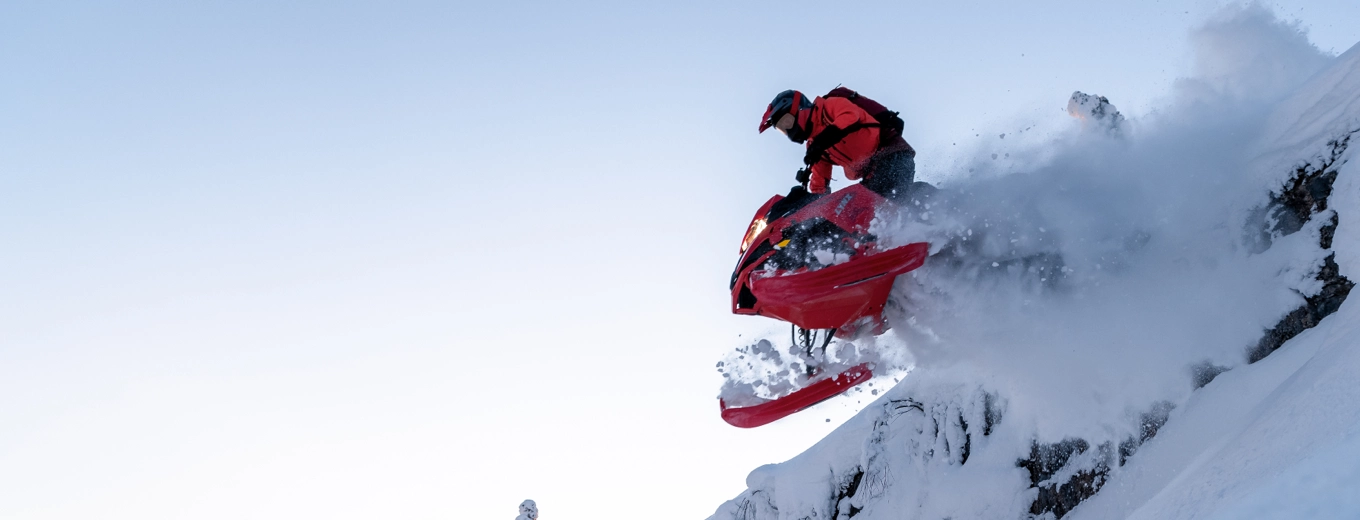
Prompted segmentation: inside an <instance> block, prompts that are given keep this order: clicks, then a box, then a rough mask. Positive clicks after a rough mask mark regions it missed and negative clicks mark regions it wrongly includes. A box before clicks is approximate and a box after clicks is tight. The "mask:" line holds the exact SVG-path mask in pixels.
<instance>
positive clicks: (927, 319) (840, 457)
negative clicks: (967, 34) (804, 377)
mask: <svg viewBox="0 0 1360 520" xmlns="http://www.w3.org/2000/svg"><path fill="white" fill-rule="evenodd" d="M1192 38H1193V41H1194V43H1195V45H1196V53H1197V54H1196V62H1195V73H1194V74H1193V75H1192V76H1191V77H1189V78H1186V79H1184V80H1182V81H1180V82H1179V83H1178V84H1177V87H1176V89H1175V92H1174V93H1173V95H1172V97H1171V98H1170V99H1168V100H1167V101H1166V102H1165V103H1164V104H1163V108H1162V109H1161V110H1160V111H1158V112H1156V113H1154V115H1151V116H1145V117H1142V118H1137V119H1135V120H1130V121H1127V123H1128V125H1127V126H1125V127H1124V130H1123V131H1121V132H1113V133H1112V132H1103V131H1102V132H1091V131H1082V130H1081V129H1080V128H1079V126H1081V125H1079V124H1078V123H1076V122H1074V121H1068V126H1069V130H1067V131H1064V132H1059V133H1056V134H1052V135H1050V136H1049V140H1048V141H1047V142H1044V143H1033V142H1030V143H1028V145H1027V146H1024V147H1021V146H1018V145H1017V144H1015V143H1016V141H1017V140H1014V139H1012V140H1008V141H1007V143H1008V144H1011V145H1012V146H1016V147H1015V148H1012V149H1011V150H1010V151H1009V154H1010V157H1011V160H1010V161H1009V162H1010V164H1009V165H1007V166H1004V167H1002V166H998V165H997V164H998V161H997V160H996V159H995V158H994V157H981V156H980V157H977V158H976V160H974V161H971V164H965V165H964V166H963V167H962V168H960V169H959V170H958V173H957V174H956V175H954V176H952V177H949V178H947V180H946V181H945V182H941V183H940V186H939V187H940V189H939V191H934V192H932V191H931V190H928V189H923V190H921V191H919V192H917V193H916V194H915V198H914V200H913V201H911V202H910V204H909V205H908V206H907V208H906V209H905V210H904V211H902V212H901V213H900V214H897V215H886V216H884V217H883V218H882V219H881V220H880V221H878V222H876V223H875V227H874V230H873V231H874V232H875V233H877V234H878V235H879V236H880V237H881V239H882V240H883V241H884V242H886V243H887V244H888V245H893V244H898V243H906V242H916V241H921V240H922V239H925V240H928V241H929V242H930V243H931V245H932V247H931V248H932V256H931V258H930V259H929V260H928V261H927V262H926V264H925V266H924V267H922V268H921V269H918V270H916V271H914V272H912V273H910V274H909V275H908V276H903V277H900V278H899V279H898V282H897V285H896V286H895V289H894V294H893V299H892V301H891V302H890V306H889V316H888V318H889V321H890V322H891V323H892V324H893V325H894V328H893V330H892V331H891V332H890V333H889V334H888V335H887V336H885V337H884V338H880V341H881V342H883V343H893V342H896V343H900V344H901V345H902V349H901V350H902V351H903V352H905V353H906V356H905V358H904V359H902V360H901V361H900V362H898V363H899V364H900V368H904V369H905V368H909V367H914V368H912V369H911V372H910V373H909V374H908V375H907V376H906V378H905V379H903V381H902V382H901V384H899V385H897V386H895V387H893V388H891V389H889V390H888V391H887V392H885V393H884V394H883V395H882V396H880V397H879V398H878V400H877V401H875V402H874V403H873V404H871V405H869V406H868V407H867V408H866V409H865V410H863V411H862V412H861V413H860V414H859V415H857V416H856V417H854V418H853V419H851V420H850V421H848V422H847V423H845V424H844V425H843V426H842V427H841V428H839V429H838V430H836V432H834V433H833V434H832V435H831V436H829V437H828V438H827V439H825V440H823V441H822V442H821V443H819V444H818V445H816V446H814V447H813V448H812V449H810V450H808V451H807V452H806V453H804V454H802V455H800V456H798V457H796V458H794V459H792V460H790V461H788V462H785V463H783V464H778V465H770V466H765V467H762V468H759V469H757V470H756V471H754V472H752V473H751V475H750V476H749V477H748V479H747V484H748V485H749V486H750V489H749V490H748V491H746V492H745V493H743V494H742V495H740V496H738V497H737V498H736V499H734V500H732V501H730V502H728V503H726V504H724V505H723V506H722V507H720V508H719V509H718V511H717V513H716V514H715V515H714V517H713V518H715V519H722V520H726V519H728V518H732V519H742V520H773V519H793V518H837V519H840V518H850V517H852V516H853V517H854V518H856V519H860V520H873V519H878V518H950V517H952V518H1024V517H1026V516H1027V515H1028V516H1029V517H1040V518H1054V517H1062V516H1063V515H1066V514H1068V513H1073V514H1074V516H1076V517H1080V516H1081V514H1080V511H1081V510H1080V509H1079V508H1078V509H1076V510H1075V512H1074V508H1077V507H1078V504H1081V503H1082V501H1083V500H1085V499H1086V498H1087V497H1090V496H1092V495H1093V494H1095V493H1096V492H1097V491H1098V490H1100V489H1101V488H1102V486H1105V483H1106V482H1107V481H1110V482H1113V481H1114V480H1112V479H1130V478H1134V477H1135V476H1137V477H1138V478H1140V479H1141V480H1139V481H1137V482H1145V483H1144V484H1140V485H1141V486H1144V487H1140V488H1138V491H1137V493H1140V495H1138V497H1136V499H1137V500H1143V499H1145V498H1146V496H1153V495H1156V494H1157V493H1158V490H1159V489H1161V488H1158V487H1157V486H1160V485H1171V484H1167V482H1172V481H1173V476H1174V475H1175V474H1176V471H1175V468H1174V467H1167V468H1160V469H1157V472H1156V474H1155V475H1153V474H1151V473H1149V474H1147V475H1135V474H1132V473H1128V474H1125V473H1121V471H1123V470H1122V468H1124V466H1125V464H1126V463H1129V464H1134V463H1136V462H1137V460H1138V458H1139V457H1140V456H1143V455H1142V453H1143V450H1146V452H1147V453H1149V454H1151V455H1148V457H1149V460H1161V461H1162V462H1163V463H1165V464H1185V463H1186V461H1188V460H1191V459H1194V458H1195V457H1197V456H1198V457H1200V459H1199V460H1218V459H1214V458H1212V453H1208V454H1206V455H1203V456H1200V455H1196V454H1194V453H1191V454H1186V455H1176V454H1175V453H1173V454H1171V455H1165V451H1166V449H1165V447H1164V446H1157V445H1156V443H1157V441H1159V440H1161V439H1162V437H1160V436H1159V437H1156V438H1154V436H1156V435H1158V434H1157V432H1158V431H1159V430H1162V429H1163V428H1164V427H1165V429H1167V430H1169V431H1172V432H1173V435H1174V432H1175V431H1177V430H1178V427H1177V424H1178V421H1181V424H1184V423H1186V422H1190V423H1193V421H1192V420H1189V419H1187V418H1185V417H1183V416H1182V415H1181V414H1182V412H1183V411H1192V410H1196V409H1201V410H1202V409H1204V408H1205V407H1204V406H1203V405H1196V402H1195V400H1194V399H1193V396H1195V395H1200V394H1201V393H1203V390H1201V391H1196V388H1197V387H1200V386H1203V385H1205V384H1210V383H1209V382H1208V380H1209V379H1211V378H1212V376H1213V375H1217V374H1219V373H1222V372H1223V371H1224V370H1228V371H1229V372H1228V373H1227V375H1226V376H1221V377H1223V378H1226V379H1225V381H1226V382H1227V383H1225V384H1231V383H1232V381H1234V380H1236V379H1241V378H1243V377H1255V376H1251V375H1249V374H1254V373H1256V372H1253V370H1257V371H1259V370H1260V367H1262V366H1263V365H1269V364H1271V363H1273V361H1272V360H1273V359H1275V355H1272V356H1271V357H1269V358H1266V361H1265V362H1263V363H1258V364H1255V365H1250V366H1247V361H1248V360H1247V352H1248V350H1249V349H1250V348H1252V347H1253V346H1254V345H1256V344H1257V342H1258V341H1259V340H1261V338H1262V337H1263V335H1264V334H1265V333H1266V331H1267V330H1270V329H1272V327H1276V325H1277V324H1279V323H1281V322H1282V318H1283V317H1285V316H1286V315H1289V314H1291V313H1292V312H1295V311H1296V310H1297V309H1300V308H1301V307H1304V306H1306V305H1308V304H1309V302H1308V298H1310V297H1313V296H1316V295H1317V294H1318V293H1319V292H1320V291H1323V290H1324V288H1323V284H1321V283H1320V282H1319V281H1318V280H1317V277H1318V276H1319V273H1322V272H1323V271H1324V269H1325V268H1328V267H1327V266H1328V264H1329V260H1330V259H1331V258H1335V262H1336V263H1339V264H1340V269H1341V271H1342V274H1343V275H1344V274H1347V272H1348V271H1347V269H1348V264H1347V263H1346V262H1348V261H1350V259H1351V258H1352V257H1351V256H1346V255H1338V256H1336V257H1332V256H1331V253H1332V251H1329V250H1326V249H1324V248H1323V247H1324V246H1323V245H1322V244H1330V243H1331V241H1332V239H1331V238H1330V237H1332V234H1331V233H1332V232H1333V231H1335V230H1339V231H1336V235H1335V240H1336V242H1337V244H1338V246H1337V249H1336V251H1338V252H1342V249H1343V248H1349V247H1352V246H1353V245H1354V244H1353V242H1355V241H1347V240H1348V239H1347V238H1345V237H1347V236H1349V235H1347V233H1350V234H1353V233H1354V230H1353V229H1352V230H1351V231H1345V230H1346V229H1348V228H1345V226H1346V223H1347V222H1350V221H1353V220H1354V219H1356V218H1360V217H1357V216H1355V214H1360V200H1357V198H1356V195H1355V193H1354V192H1353V190H1352V191H1349V192H1348V191H1346V189H1345V187H1346V186H1354V182H1356V181H1354V180H1350V179H1346V178H1345V177H1344V173H1343V174H1342V176H1341V177H1336V176H1335V173H1332V174H1331V175H1333V177H1332V178H1334V179H1336V183H1337V186H1338V189H1337V191H1335V192H1333V193H1334V195H1333V197H1332V198H1333V199H1338V200H1334V201H1333V203H1332V204H1331V205H1330V207H1313V209H1312V212H1311V213H1309V214H1308V215H1306V216H1307V217H1308V218H1307V219H1305V220H1303V221H1301V222H1299V224H1300V225H1299V226H1295V227H1291V229H1289V230H1288V231H1280V229H1282V228H1281V227H1279V226H1277V225H1276V224H1277V223H1276V222H1271V221H1262V219H1261V218H1260V215H1262V214H1263V213H1270V212H1269V211H1265V210H1264V208H1268V207H1269V206H1270V205H1271V204H1275V203H1276V202H1277V201H1278V200H1280V198H1281V197H1283V196H1285V195H1286V193H1285V192H1286V191H1288V189H1289V188H1288V186H1289V185H1290V183H1291V182H1293V181H1294V180H1296V179H1297V178H1299V175H1301V174H1304V173H1308V174H1309V175H1313V174H1316V177H1317V178H1323V177H1325V176H1326V172H1324V171H1323V170H1326V169H1328V168H1331V169H1332V170H1331V171H1333V172H1335V171H1342V172H1347V171H1355V168H1352V167H1349V166H1345V165H1346V163H1347V161H1349V160H1351V159H1352V158H1354V157H1356V153H1355V152H1354V150H1346V147H1347V146H1349V145H1348V144H1346V143H1353V142H1357V141H1356V139H1354V138H1352V139H1350V140H1349V141H1347V140H1346V139H1345V137H1346V136H1348V135H1352V134H1355V135H1357V136H1360V133H1357V131H1360V47H1357V48H1356V49H1352V50H1351V51H1349V52H1348V53H1346V54H1345V55H1343V56H1341V57H1340V58H1329V57H1327V56H1325V55H1323V54H1322V53H1320V52H1318V51H1317V50H1316V49H1315V48H1313V47H1312V46H1311V45H1309V44H1308V43H1307V41H1306V39H1304V37H1303V35H1302V34H1301V33H1300V32H1299V30H1298V28H1297V27H1296V26H1295V25H1293V24H1289V23H1285V22H1281V21H1279V20H1277V19H1275V18H1274V17H1273V15H1271V14H1270V13H1269V11H1267V10H1265V9H1264V8H1261V7H1260V6H1257V5H1250V6H1246V7H1232V8H1229V9H1227V10H1226V11H1224V12H1223V13H1221V14H1220V15H1219V16H1218V17H1216V18H1215V19H1214V20H1212V21H1210V22H1209V23H1208V24H1207V25H1206V26H1205V27H1204V28H1202V29H1200V30H1198V31H1197V32H1195V33H1194V35H1192ZM1324 69H1325V70H1324ZM1286 98H1287V99H1286ZM1097 99H1098V98H1097ZM1114 101H1115V102H1117V101H1118V99H1117V98H1116V99H1115V100H1114ZM989 155H990V154H989ZM1343 168H1348V169H1343ZM1309 172H1311V173H1309ZM1309 178H1312V177H1309ZM1328 186H1329V190H1330V184H1328ZM1347 208H1354V209H1353V212H1354V213H1355V214H1350V216H1347V214H1345V213H1344V212H1345V211H1347ZM1337 215H1340V218H1339V222H1340V223H1341V226H1342V227H1340V228H1338V227H1336V226H1337V224H1336V223H1337V222H1338V219H1337ZM1263 233H1264V234H1266V235H1268V239H1267V240H1264V241H1263V240H1261V238H1260V237H1261V236H1262V234H1263ZM1262 244H1265V246H1264V247H1263V245H1262ZM1355 250H1360V246H1357V247H1355ZM1357 258H1360V257H1357ZM1330 265H1331V267H1330V269H1332V270H1333V271H1334V270H1335V266H1336V264H1330ZM1351 265H1353V264H1351ZM1342 311H1343V312H1344V311H1345V308H1343V309H1342ZM1352 314H1354V313H1352ZM1327 323H1328V322H1325V321H1324V322H1323V325H1326V324H1327ZM1298 337H1299V338H1300V339H1305V338H1306V337H1307V338H1312V337H1316V336H1314V335H1308V334H1304V335H1301V336H1298ZM1285 350H1286V349H1282V350H1281V352H1285ZM882 359H883V363H885V364H888V363H893V362H894V361H895V360H897V359H899V358H897V357H894V356H890V355H884V356H883V357H882ZM1357 359H1360V357H1357ZM1238 374H1243V375H1241V376H1239V375H1238ZM1280 378H1281V379H1282V380H1283V379H1284V378H1285V375H1281V376H1280ZM1300 384H1301V385H1302V386H1308V385H1306V384H1303V383H1300ZM1210 385H1211V386H1207V387H1204V388H1205V389H1206V390H1210V391H1211V392H1212V391H1213V389H1214V388H1215V385H1218V386H1221V385H1219V384H1218V383H1212V384H1210ZM1230 393H1231V392H1230ZM1237 394H1240V395H1247V394H1249V393H1247V394H1244V393H1242V392H1237ZM1257 394H1260V395H1267V394H1269V392H1267V391H1265V390H1262V391H1260V392H1257ZM1228 397H1233V396H1231V395H1226V394H1225V396H1224V397H1223V398H1228ZM1334 402H1344V401H1334ZM1210 408H1212V407H1210ZM1238 408H1240V409H1241V410H1248V411H1249V410H1251V409H1252V407H1251V406H1250V405H1246V404H1244V405H1242V406H1240V407H1238ZM1186 413H1188V412H1186ZM1325 415H1326V414H1319V416H1325ZM1227 427H1228V426H1223V428H1227ZM1179 429H1180V430H1182V431H1183V430H1184V428H1183V427H1181V428H1179ZM1215 431H1217V430H1215ZM1224 432H1225V433H1223V435H1207V434H1206V435H1204V436H1203V438H1202V439H1201V440H1203V443H1204V445H1205V446H1212V445H1215V444H1214V443H1216V442H1218V441H1217V439H1225V438H1230V437H1231V434H1230V433H1228V432H1227V430H1224ZM1149 439H1151V441H1149ZM1197 442H1198V441H1197ZM1282 442H1283V441H1282ZM1285 444H1287V442H1285ZM1145 446H1146V447H1145ZM1158 448H1161V449H1162V452H1163V453H1164V455H1161V456H1158V455H1156V453H1157V452H1158V451H1157V450H1158ZM1243 449H1246V448H1243ZM1158 457H1160V458H1158ZM1241 458H1242V457H1236V458H1234V459H1233V460H1240V459H1241ZM1216 474H1218V475H1227V474H1228V473H1227V472H1218V473H1216ZM1242 474H1249V473H1242ZM1159 479H1160V480H1159ZM1244 485H1245V484H1244ZM1201 491H1203V492H1204V493H1209V492H1210V491H1211V490H1208V491H1205V490H1201ZM1141 494H1146V496H1144V495H1141ZM1186 494H1187V496H1190V498H1189V499H1187V500H1191V501H1192V500H1193V496H1191V495H1194V493H1189V492H1187V493H1186ZM1096 496H1099V495H1096ZM1158 496H1160V495H1158ZM1121 500H1122V498H1121ZM1115 502H1119V504H1123V503H1125V502H1123V501H1120V500H1115V501H1106V503H1107V504H1112V505H1110V509H1107V510H1103V512H1104V513H1108V514H1104V515H1102V514H1095V515H1088V517H1105V518H1108V517H1121V516H1127V515H1126V514H1125V513H1127V511H1121V510H1119V506H1118V504H1114V503H1115ZM1182 503H1184V504H1189V503H1191V502H1176V503H1175V504H1173V506H1175V505H1179V504H1182ZM1173 506H1167V507H1168V508H1170V507H1173ZM1082 507H1085V506H1082ZM1167 510H1168V511H1170V509H1167ZM1173 516H1174V515H1173ZM1148 517H1150V518H1163V517H1166V516H1158V515H1155V514H1154V515H1149V516H1148Z"/></svg>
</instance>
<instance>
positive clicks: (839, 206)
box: [836, 196, 850, 217]
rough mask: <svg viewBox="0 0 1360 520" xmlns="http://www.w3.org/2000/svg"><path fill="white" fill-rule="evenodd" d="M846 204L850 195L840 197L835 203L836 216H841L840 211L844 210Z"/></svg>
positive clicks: (848, 202)
mask: <svg viewBox="0 0 1360 520" xmlns="http://www.w3.org/2000/svg"><path fill="white" fill-rule="evenodd" d="M847 204H850V197H849V196H843V197H841V203H840V204H837V205H836V216H837V217H839V216H841V211H844V210H845V206H846V205H847Z"/></svg>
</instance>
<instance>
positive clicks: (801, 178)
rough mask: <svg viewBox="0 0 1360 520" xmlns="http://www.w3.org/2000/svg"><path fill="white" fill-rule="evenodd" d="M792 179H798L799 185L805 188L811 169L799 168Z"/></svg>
mask: <svg viewBox="0 0 1360 520" xmlns="http://www.w3.org/2000/svg"><path fill="white" fill-rule="evenodd" d="M793 179H794V180H796V181H798V184H799V185H801V186H803V187H804V188H806V187H807V183H808V180H810V179H812V169H811V168H801V169H799V170H798V173H797V174H795V175H794V176H793Z"/></svg>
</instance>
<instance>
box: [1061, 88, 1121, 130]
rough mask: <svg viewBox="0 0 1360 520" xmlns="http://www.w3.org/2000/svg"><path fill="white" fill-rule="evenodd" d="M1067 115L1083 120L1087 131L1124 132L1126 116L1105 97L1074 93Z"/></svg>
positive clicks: (1068, 104)
mask: <svg viewBox="0 0 1360 520" xmlns="http://www.w3.org/2000/svg"><path fill="white" fill-rule="evenodd" d="M1067 113H1068V114H1069V115H1071V116H1072V117H1075V118H1077V119H1079V120H1081V125H1082V128H1083V129H1085V130H1087V131H1091V132H1105V133H1109V134H1119V133H1120V132H1123V131H1124V115H1123V114H1120V113H1119V110H1118V109H1116V108H1115V107H1114V105H1113V104H1111V103H1110V100H1109V99H1106V98H1105V96H1096V95H1091V94H1085V93H1082V92H1081V91H1076V92H1073V93H1072V97H1071V98H1068V100H1067Z"/></svg>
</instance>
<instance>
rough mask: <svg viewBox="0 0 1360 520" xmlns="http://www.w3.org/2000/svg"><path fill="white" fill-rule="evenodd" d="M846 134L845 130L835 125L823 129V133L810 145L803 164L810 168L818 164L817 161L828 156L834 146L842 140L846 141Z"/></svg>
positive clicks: (813, 139)
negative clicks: (827, 153) (828, 151)
mask: <svg viewBox="0 0 1360 520" xmlns="http://www.w3.org/2000/svg"><path fill="white" fill-rule="evenodd" d="M846 133H847V132H846V131H845V129H843V128H841V127H838V126H835V125H832V126H828V127H826V128H825V129H823V130H822V132H821V133H819V134H817V136H816V137H813V138H812V142H811V143H809V144H808V149H807V155H804V156H803V164H806V165H808V166H812V165H814V164H817V161H820V160H822V156H823V155H826V151H827V150H830V149H831V147H832V146H836V143H839V142H841V139H845V134H846Z"/></svg>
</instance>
